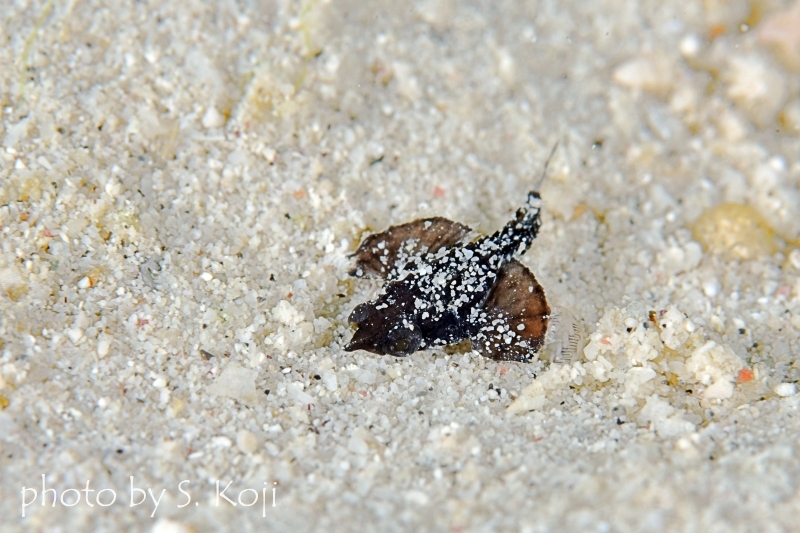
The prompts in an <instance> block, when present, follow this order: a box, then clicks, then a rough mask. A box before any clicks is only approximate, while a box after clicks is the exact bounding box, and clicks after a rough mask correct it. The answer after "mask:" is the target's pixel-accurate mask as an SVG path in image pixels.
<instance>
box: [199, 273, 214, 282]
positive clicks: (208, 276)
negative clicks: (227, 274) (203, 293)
mask: <svg viewBox="0 0 800 533" xmlns="http://www.w3.org/2000/svg"><path fill="white" fill-rule="evenodd" d="M200 279H202V280H203V281H211V280H212V279H214V276H212V275H211V274H209V273H208V272H203V273H202V274H200Z"/></svg>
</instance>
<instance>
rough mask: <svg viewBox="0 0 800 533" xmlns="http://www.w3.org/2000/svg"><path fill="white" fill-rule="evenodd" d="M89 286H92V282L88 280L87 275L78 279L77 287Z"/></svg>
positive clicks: (86, 287) (85, 287) (84, 287)
mask: <svg viewBox="0 0 800 533" xmlns="http://www.w3.org/2000/svg"><path fill="white" fill-rule="evenodd" d="M91 286H92V282H91V281H89V277H88V276H84V277H82V278H81V279H80V280H79V281H78V288H79V289H88V288H89V287H91Z"/></svg>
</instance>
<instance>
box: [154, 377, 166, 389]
mask: <svg viewBox="0 0 800 533" xmlns="http://www.w3.org/2000/svg"><path fill="white" fill-rule="evenodd" d="M166 386H167V380H166V379H164V378H157V379H156V380H155V381H154V382H153V387H155V388H157V389H163V388H164V387H166Z"/></svg>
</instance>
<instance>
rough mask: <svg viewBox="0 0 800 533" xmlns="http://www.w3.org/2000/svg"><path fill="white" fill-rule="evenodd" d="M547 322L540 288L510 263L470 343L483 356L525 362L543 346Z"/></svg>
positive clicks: (527, 273) (523, 269)
mask: <svg viewBox="0 0 800 533" xmlns="http://www.w3.org/2000/svg"><path fill="white" fill-rule="evenodd" d="M549 319H550V306H549V305H548V304H547V299H546V298H545V295H544V289H542V286H541V285H539V282H538V281H536V278H535V277H534V276H533V274H532V273H531V271H530V270H528V269H527V268H526V267H525V266H523V265H522V263H520V262H519V261H516V260H514V261H510V262H509V263H507V264H506V266H504V267H503V268H502V269H501V270H500V272H499V274H498V276H497V280H496V281H495V284H494V287H492V290H491V292H490V293H489V297H488V298H487V299H486V303H485V304H484V308H483V310H482V313H481V314H480V315H479V317H478V319H477V320H476V322H477V324H478V325H479V329H478V332H477V333H476V334H475V335H473V336H472V337H471V338H470V341H471V342H472V347H473V348H474V349H475V350H477V351H479V352H480V353H481V354H482V355H484V356H485V357H489V358H491V359H494V360H496V361H520V362H523V363H528V362H530V361H531V360H532V359H533V356H534V355H535V354H536V352H537V351H538V350H539V348H540V347H541V346H542V344H544V336H545V333H546V332H547V323H548V321H549Z"/></svg>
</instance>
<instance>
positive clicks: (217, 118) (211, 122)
mask: <svg viewBox="0 0 800 533" xmlns="http://www.w3.org/2000/svg"><path fill="white" fill-rule="evenodd" d="M224 125H225V115H223V114H222V113H220V112H219V111H217V108H215V107H214V106H211V107H209V108H208V109H207V110H206V113H205V114H204V115H203V127H204V128H221V127H222V126H224Z"/></svg>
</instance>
